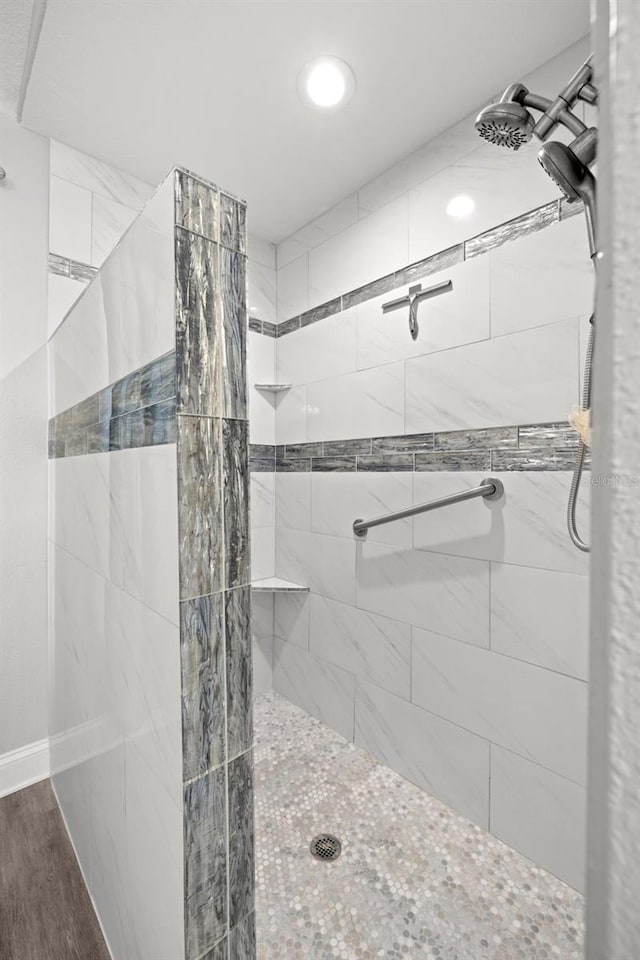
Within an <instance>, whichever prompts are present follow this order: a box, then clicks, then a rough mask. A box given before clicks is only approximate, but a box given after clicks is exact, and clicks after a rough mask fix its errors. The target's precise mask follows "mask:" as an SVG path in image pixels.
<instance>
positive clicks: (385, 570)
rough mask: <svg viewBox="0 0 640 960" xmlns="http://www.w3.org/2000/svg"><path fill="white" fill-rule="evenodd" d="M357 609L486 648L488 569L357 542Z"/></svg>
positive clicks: (457, 559)
mask: <svg viewBox="0 0 640 960" xmlns="http://www.w3.org/2000/svg"><path fill="white" fill-rule="evenodd" d="M341 542H346V541H341ZM337 599H339V598H337ZM357 606H358V607H361V608H362V609H363V610H370V611H372V612H373V613H379V614H382V615H383V616H386V617H390V618H391V619H393V620H402V621H404V622H405V623H411V624H414V625H415V626H418V627H424V628H425V629H428V630H434V631H437V632H439V633H443V634H445V635H446V636H450V637H459V638H460V639H464V640H467V641H468V642H470V643H476V644H479V645H481V646H485V647H488V646H489V565H488V563H485V562H483V561H481V560H470V559H467V558H465V557H450V556H445V555H444V554H440V555H439V554H436V553H424V552H423V551H421V550H408V549H402V548H398V547H391V546H387V545H384V544H378V543H373V542H371V543H370V542H364V543H358V544H357Z"/></svg>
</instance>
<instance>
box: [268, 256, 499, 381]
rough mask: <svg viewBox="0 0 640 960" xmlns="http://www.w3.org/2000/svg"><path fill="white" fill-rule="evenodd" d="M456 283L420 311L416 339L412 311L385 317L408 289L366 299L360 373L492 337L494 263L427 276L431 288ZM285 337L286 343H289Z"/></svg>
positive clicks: (482, 261)
mask: <svg viewBox="0 0 640 960" xmlns="http://www.w3.org/2000/svg"><path fill="white" fill-rule="evenodd" d="M447 280H451V281H452V283H453V290H452V291H451V292H450V293H444V294H441V295H440V296H438V297H436V298H435V299H433V300H427V301H426V302H424V303H422V304H421V305H420V307H419V309H418V324H419V327H420V332H419V334H418V339H417V340H412V338H411V334H410V332H409V308H408V307H407V308H403V309H402V310H394V311H393V312H392V313H387V314H383V312H382V305H383V304H384V303H388V302H389V301H390V300H395V299H397V298H399V297H402V296H405V295H406V293H407V291H408V286H405V287H401V288H398V289H397V290H395V291H393V290H392V291H390V292H389V293H385V294H383V295H382V296H381V297H376V298H375V299H373V300H367V301H365V302H364V303H361V304H359V305H358V306H357V308H356V310H357V316H358V369H362V368H364V367H374V366H378V365H380V364H383V363H390V362H392V361H394V360H406V359H409V358H410V357H419V356H423V355H424V354H428V353H435V352H436V351H438V350H446V349H449V348H450V347H457V346H459V345H460V344H464V343H472V342H474V341H476V340H484V339H486V338H487V337H488V336H489V332H490V330H489V313H490V299H489V261H488V259H487V258H486V257H476V258H475V259H473V260H468V261H467V262H466V263H461V264H458V265H457V266H454V267H450V268H449V269H448V270H443V271H442V272H441V273H437V274H434V275H433V276H428V277H426V278H425V279H424V280H423V281H422V286H423V287H424V288H425V289H426V288H428V287H431V286H435V285H436V284H438V283H444V282H446V281H447ZM286 339H287V338H285V342H286Z"/></svg>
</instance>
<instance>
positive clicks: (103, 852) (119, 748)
mask: <svg viewBox="0 0 640 960" xmlns="http://www.w3.org/2000/svg"><path fill="white" fill-rule="evenodd" d="M87 771H88V777H87V779H88V782H89V784H90V811H91V878H92V879H91V896H92V898H93V902H94V903H95V905H96V911H97V913H98V915H99V917H100V923H101V926H102V929H103V930H104V931H105V934H106V936H107V939H108V944H109V948H110V950H111V953H112V955H113V956H114V957H133V958H136V960H137V957H138V956H139V954H140V950H139V947H138V943H137V939H136V936H135V933H134V928H135V920H134V916H133V910H132V907H133V896H134V894H133V891H132V888H131V882H130V875H129V870H128V862H127V857H128V851H127V825H126V813H125V793H126V789H125V743H124V737H123V736H117V737H116V736H114V738H113V741H112V742H111V743H109V744H105V745H104V747H103V749H102V750H100V751H99V752H98V753H96V755H95V756H94V757H92V758H91V760H90V761H89V762H88V764H87ZM136 899H139V898H136Z"/></svg>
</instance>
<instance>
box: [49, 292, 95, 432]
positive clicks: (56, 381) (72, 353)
mask: <svg viewBox="0 0 640 960" xmlns="http://www.w3.org/2000/svg"><path fill="white" fill-rule="evenodd" d="M49 369H50V378H49V390H50V407H49V413H50V415H52V416H53V415H54V414H57V413H60V412H61V411H62V410H66V409H68V408H69V407H72V406H74V404H76V403H80V401H81V400H84V399H85V398H86V397H88V396H91V394H93V393H96V392H97V391H98V390H101V389H102V388H103V387H106V386H107V384H108V383H110V380H109V352H108V333H107V323H106V318H105V315H104V304H103V299H102V292H101V289H100V285H99V284H98V283H97V282H94V283H92V284H90V285H89V286H88V287H86V288H85V290H84V292H82V291H80V297H79V299H78V300H77V301H76V303H75V304H74V306H73V310H72V311H71V312H70V313H69V314H68V316H67V319H66V320H65V322H64V323H63V324H61V326H59V327H58V329H57V330H56V332H55V334H54V336H53V338H52V339H51V340H50V341H49Z"/></svg>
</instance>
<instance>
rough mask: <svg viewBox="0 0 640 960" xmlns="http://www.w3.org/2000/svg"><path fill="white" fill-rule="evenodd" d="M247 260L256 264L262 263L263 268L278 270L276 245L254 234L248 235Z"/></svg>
mask: <svg viewBox="0 0 640 960" xmlns="http://www.w3.org/2000/svg"><path fill="white" fill-rule="evenodd" d="M247 258H248V259H249V260H253V262H254V263H261V264H262V266H263V267H270V268H271V269H272V270H275V269H276V245H275V243H269V241H268V240H262V239H261V238H260V237H256V236H255V235H254V234H251V233H250V234H248V235H247Z"/></svg>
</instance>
